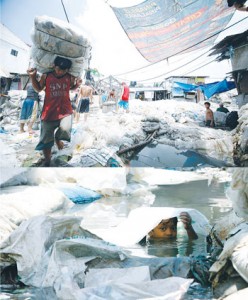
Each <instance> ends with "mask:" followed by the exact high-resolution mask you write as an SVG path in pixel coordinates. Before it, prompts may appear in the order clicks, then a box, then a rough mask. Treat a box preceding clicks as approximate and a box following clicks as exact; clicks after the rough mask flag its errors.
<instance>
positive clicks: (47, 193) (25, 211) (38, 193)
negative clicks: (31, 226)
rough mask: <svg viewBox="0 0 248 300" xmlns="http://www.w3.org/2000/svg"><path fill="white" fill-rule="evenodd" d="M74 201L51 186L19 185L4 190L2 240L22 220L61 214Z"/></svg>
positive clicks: (0, 224)
mask: <svg viewBox="0 0 248 300" xmlns="http://www.w3.org/2000/svg"><path fill="white" fill-rule="evenodd" d="M72 205H73V203H72V202H71V201H70V200H69V199H68V198H67V197H66V196H65V195H64V194H63V193H62V192H61V191H58V190H56V189H53V188H49V187H37V186H33V187H32V186H31V187H30V186H18V187H9V188H6V189H3V190H2V193H1V195H0V241H3V240H4V239H5V238H7V237H8V235H9V234H10V233H11V232H12V231H13V230H14V229H16V228H17V226H19V225H20V224H21V222H22V221H24V220H27V219H29V218H31V217H34V216H38V215H43V214H60V213H64V212H65V211H66V210H68V209H69V208H70V207H71V206H72Z"/></svg>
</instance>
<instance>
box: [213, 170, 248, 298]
mask: <svg viewBox="0 0 248 300" xmlns="http://www.w3.org/2000/svg"><path fill="white" fill-rule="evenodd" d="M227 196H228V198H229V199H231V200H232V203H233V210H232V211H231V212H230V213H229V214H228V215H226V216H225V217H224V218H222V219H221V220H220V221H219V222H218V223H217V224H215V226H214V228H213V230H212V232H213V233H214V234H213V236H214V239H215V240H217V242H218V244H219V245H220V246H221V253H220V254H219V255H218V257H217V260H216V262H215V263H214V264H213V265H212V266H211V268H210V273H211V276H210V279H211V281H212V283H213V287H214V288H215V289H216V290H218V289H219V290H220V287H221V285H222V286H223V287H224V292H222V296H227V295H229V294H233V295H232V296H230V299H238V295H239V292H237V291H238V290H242V292H241V291H240V293H241V294H240V295H243V293H245V295H246V297H244V298H239V299H247V298H248V289H247V285H248V223H247V220H248V169H246V168H243V169H240V168H239V169H235V170H234V172H233V178H232V183H231V186H230V188H229V189H228V191H227ZM228 278H229V279H228ZM226 280H227V281H228V280H229V281H228V282H227V283H226V284H225V281H226ZM225 286H227V288H225ZM236 292H237V293H236ZM215 294H216V293H215ZM228 299H229V298H228Z"/></svg>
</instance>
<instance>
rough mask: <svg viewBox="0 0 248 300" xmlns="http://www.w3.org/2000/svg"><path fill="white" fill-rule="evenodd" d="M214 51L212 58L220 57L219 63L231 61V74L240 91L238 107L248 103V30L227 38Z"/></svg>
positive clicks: (218, 58)
mask: <svg viewBox="0 0 248 300" xmlns="http://www.w3.org/2000/svg"><path fill="white" fill-rule="evenodd" d="M212 50H214V51H213V52H211V53H210V56H211V55H219V56H218V57H217V61H222V60H225V59H230V60H231V63H232V72H231V73H232V76H233V78H234V80H235V83H236V86H237V90H238V105H239V106H242V105H244V104H246V103H248V30H246V31H244V32H242V33H239V34H235V35H230V36H227V37H225V38H224V39H223V40H222V41H220V42H219V43H218V44H216V45H215V46H214V47H213V48H212Z"/></svg>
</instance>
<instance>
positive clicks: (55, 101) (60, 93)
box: [41, 73, 72, 121]
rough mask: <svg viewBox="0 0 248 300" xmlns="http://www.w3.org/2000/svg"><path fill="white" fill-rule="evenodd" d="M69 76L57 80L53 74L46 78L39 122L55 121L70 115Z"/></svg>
mask: <svg viewBox="0 0 248 300" xmlns="http://www.w3.org/2000/svg"><path fill="white" fill-rule="evenodd" d="M70 87H71V75H69V74H65V75H64V76H63V77H60V78H57V77H55V76H54V74H53V73H48V74H47V77H46V96H45V100H44V106H43V110H42V114H41V120H44V121H55V120H60V119H62V118H64V117H66V116H68V115H71V114H72V107H71V101H70V94H69V91H70Z"/></svg>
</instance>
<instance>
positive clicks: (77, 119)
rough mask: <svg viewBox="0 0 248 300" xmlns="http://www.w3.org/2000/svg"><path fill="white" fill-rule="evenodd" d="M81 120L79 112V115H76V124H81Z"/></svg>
mask: <svg viewBox="0 0 248 300" xmlns="http://www.w3.org/2000/svg"><path fill="white" fill-rule="evenodd" d="M79 119H80V113H79V112H77V113H76V123H78V122H79Z"/></svg>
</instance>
